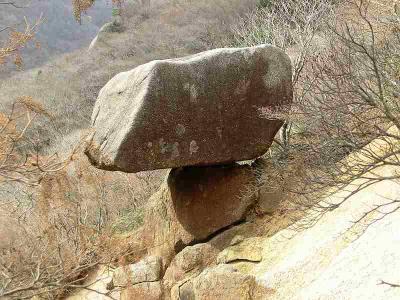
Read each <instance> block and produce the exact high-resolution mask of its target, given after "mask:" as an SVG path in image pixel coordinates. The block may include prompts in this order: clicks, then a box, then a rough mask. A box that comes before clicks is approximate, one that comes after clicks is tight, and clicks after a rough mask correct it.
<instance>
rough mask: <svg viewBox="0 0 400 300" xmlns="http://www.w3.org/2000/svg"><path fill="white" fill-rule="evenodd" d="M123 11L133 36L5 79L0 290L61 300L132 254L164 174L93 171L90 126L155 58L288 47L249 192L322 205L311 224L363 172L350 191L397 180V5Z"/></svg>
mask: <svg viewBox="0 0 400 300" xmlns="http://www.w3.org/2000/svg"><path fill="white" fill-rule="evenodd" d="M74 3H75V5H76V7H78V8H79V7H80V8H85V9H88V8H89V7H90V5H87V6H79V5H80V4H82V3H83V2H81V1H75V2H74ZM85 3H86V2H85ZM91 3H93V1H88V2H87V4H91ZM146 3H147V2H146ZM377 3H378V4H377ZM0 4H1V2H0ZM78 4H79V5H78ZM119 4H120V2H119ZM142 4H143V3H142ZM82 11H83V12H84V11H85V10H79V11H77V12H76V14H75V18H76V19H77V21H79V20H80V13H81V12H82ZM78 13H79V16H78ZM239 16H240V20H238V17H239ZM122 17H123V20H124V21H123V22H124V27H125V31H124V32H121V33H113V34H108V35H106V36H105V38H106V39H108V40H107V43H102V44H100V45H99V46H98V47H95V48H93V49H92V50H91V51H89V52H88V51H86V50H84V51H81V52H78V53H73V54H69V55H66V56H64V57H63V58H61V59H59V60H57V61H54V62H50V63H49V64H48V65H46V66H44V67H42V68H40V69H35V70H31V71H29V72H24V73H21V74H19V75H17V76H14V77H12V78H8V79H6V80H4V81H3V82H2V83H0V88H1V89H0V90H1V92H0V97H1V100H2V103H1V104H2V112H3V113H2V114H1V115H0V149H1V153H0V163H1V165H0V177H1V190H0V192H1V196H2V199H1V202H0V215H1V220H2V221H3V220H4V221H3V224H7V226H3V224H1V226H2V227H3V228H2V230H0V241H1V242H0V274H2V275H1V276H0V296H3V297H9V298H11V299H24V298H29V297H31V296H32V295H40V296H41V297H43V298H45V299H52V298H57V297H61V296H63V295H65V293H68V292H69V291H71V290H72V289H74V288H77V287H80V288H88V286H84V285H83V280H84V279H85V278H86V275H87V273H88V272H89V271H90V270H91V269H92V268H93V267H94V266H96V265H99V264H110V265H113V264H114V263H115V262H116V261H117V260H118V258H119V257H120V256H122V255H124V254H127V252H129V251H130V250H129V245H127V244H120V245H118V247H117V246H116V241H115V239H116V238H115V237H116V236H118V235H119V234H121V233H124V232H129V231H133V230H135V229H136V228H137V227H138V226H140V225H141V222H142V219H141V208H142V206H143V203H145V201H146V200H147V199H148V197H149V196H150V195H151V194H152V193H154V191H155V190H156V189H157V187H158V186H159V184H160V182H161V178H162V177H163V175H164V173H163V172H154V173H146V174H137V175H132V174H130V175H126V174H121V173H108V172H104V171H100V170H96V169H94V168H90V167H89V165H88V162H87V161H86V159H85V158H84V157H83V156H82V154H81V151H80V148H81V147H82V142H81V140H82V136H81V129H82V128H85V127H87V125H88V124H89V119H90V114H91V111H92V106H93V103H94V101H95V99H96V97H97V94H98V91H99V90H100V88H101V87H102V86H103V85H104V84H105V83H106V82H107V81H108V80H109V79H110V78H111V77H112V76H113V75H115V74H116V73H118V72H120V71H125V70H128V69H132V68H133V67H135V66H137V65H139V64H142V63H145V62H147V61H149V60H152V59H156V58H157V59H161V58H167V57H177V56H182V55H186V54H191V53H195V52H198V51H202V50H206V49H209V48H214V47H218V46H226V45H230V46H231V45H235V46H248V45H255V44H260V43H272V44H275V45H277V46H278V47H280V48H283V49H285V50H286V51H287V52H288V53H289V54H290V55H291V57H292V59H293V63H294V74H293V81H294V86H295V103H294V105H293V107H292V108H290V109H289V108H282V111H278V112H271V111H266V110H261V111H260V113H261V114H263V115H264V116H265V117H268V118H285V119H286V124H285V126H284V128H283V130H282V134H281V135H280V137H277V139H276V141H275V143H274V145H273V147H272V148H271V151H270V152H269V153H268V154H267V155H266V156H265V158H264V162H263V163H264V165H263V167H261V168H260V170H261V171H260V172H261V173H260V182H259V184H258V186H256V187H253V189H256V190H258V189H259V187H260V186H265V185H268V186H269V188H270V189H271V190H278V191H279V192H280V193H283V194H284V195H285V196H286V197H287V199H290V200H291V201H290V204H289V207H286V208H285V209H286V210H287V209H289V210H294V211H296V212H298V211H300V212H303V211H306V210H307V211H309V210H310V209H311V210H313V211H315V212H316V217H315V218H313V219H312V220H311V223H310V224H312V223H313V222H314V221H316V220H318V217H319V216H321V214H323V213H324V212H326V211H329V210H331V209H334V208H336V207H338V206H339V205H340V204H341V202H339V203H334V204H332V203H320V202H319V200H320V199H321V197H326V196H328V195H330V194H331V193H333V192H335V191H337V190H338V189H346V188H348V187H349V183H350V182H352V181H353V180H354V179H363V180H364V181H363V182H364V183H363V184H362V185H360V186H359V188H356V189H355V190H354V189H352V190H351V191H350V192H349V195H351V194H352V193H354V192H355V191H358V190H360V189H362V188H364V187H366V186H368V185H369V184H373V183H374V182H377V181H381V180H396V179H398V176H393V178H387V177H381V176H379V173H377V172H375V170H378V169H379V167H381V166H384V165H393V166H399V164H400V161H399V159H398V151H399V148H398V144H399V138H400V136H399V132H400V127H399V126H400V124H399V121H398V120H399V113H400V108H399V107H400V105H399V100H400V98H399V95H400V82H399V76H400V53H399V51H400V50H399V49H400V47H399V46H400V45H399V42H400V16H398V15H396V14H395V13H394V10H393V2H389V1H387V2H384V1H377V2H375V1H367V0H365V1H362V0H360V1H354V2H353V1H351V2H347V3H346V4H342V3H338V1H334V2H333V1H329V0H307V1H294V0H293V1H292V0H289V1H276V2H272V1H240V0H215V1H207V0H197V1H195V0H175V1H151V2H150V3H147V4H146V5H145V6H141V5H140V3H139V2H138V3H136V4H135V3H133V4H132V3H131V4H129V5H128V4H127V5H125V6H124V10H123V14H122ZM36 26H37V25H33V26H29V25H28V24H27V26H26V30H25V32H22V33H16V32H14V33H12V31H11V36H10V39H9V40H8V41H6V46H4V47H2V48H1V50H0V59H1V58H3V59H10V58H12V59H14V60H15V58H18V57H19V55H18V51H19V49H20V48H21V47H23V46H24V45H25V44H26V42H29V41H30V40H32V39H33V37H34V31H35V30H36ZM2 55H3V56H2ZM18 59H19V58H18ZM16 63H18V60H17V61H16ZM26 95H29V96H26ZM16 99H17V101H16ZM34 99H37V100H34ZM71 145H72V146H71ZM366 145H369V146H368V147H365V146H366ZM70 146H71V147H70ZM70 148H71V149H70ZM54 153H57V154H56V155H54ZM349 154H350V156H349ZM265 170H267V171H265ZM32 186H33V187H32ZM347 198H348V197H345V198H344V199H342V200H343V201H345V200H347ZM398 201H399V200H397V199H389V200H388V204H387V205H391V204H393V203H395V204H398ZM398 207H399V206H396V207H395V209H398ZM377 209H379V208H377ZM283 211H285V210H281V212H283ZM296 216H298V215H296ZM310 224H301V225H300V226H308V225H310ZM111 244H112V246H113V249H115V251H109V249H110V248H109V247H111V246H110V245H111ZM117 249H118V250H117ZM110 253H112V254H110Z"/></svg>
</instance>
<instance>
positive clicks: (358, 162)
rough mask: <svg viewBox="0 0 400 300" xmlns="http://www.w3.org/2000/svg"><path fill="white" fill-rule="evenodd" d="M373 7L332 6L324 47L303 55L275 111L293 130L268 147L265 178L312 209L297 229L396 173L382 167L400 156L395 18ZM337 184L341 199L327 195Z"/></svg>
mask: <svg viewBox="0 0 400 300" xmlns="http://www.w3.org/2000/svg"><path fill="white" fill-rule="evenodd" d="M378 4H379V3H378ZM378 4H377V5H378ZM377 5H374V2H372V1H363V0H360V1H351V2H348V3H346V4H345V5H343V6H341V10H338V11H336V13H337V14H338V17H337V18H336V19H335V20H334V21H331V22H329V23H327V25H328V28H327V29H326V30H324V33H323V34H324V36H325V41H326V46H325V47H324V48H321V49H320V51H318V52H317V53H314V54H313V55H308V57H307V59H306V60H305V63H304V66H303V68H302V71H301V73H300V74H299V76H298V84H297V86H296V91H295V94H296V97H295V103H294V105H293V107H292V109H291V111H288V110H286V111H284V112H277V113H276V115H279V114H280V115H281V117H285V118H287V120H289V121H290V122H291V124H294V126H295V127H296V129H295V130H292V131H291V132H290V142H289V143H287V144H286V145H284V146H283V145H282V143H280V145H278V144H279V143H278V144H276V145H275V147H273V149H272V150H271V151H272V152H273V154H271V155H270V159H268V161H267V162H266V163H267V165H268V167H269V170H272V171H271V172H270V173H269V174H264V178H263V180H264V182H265V181H267V182H268V184H271V183H272V186H274V182H276V181H277V179H278V178H279V181H281V182H282V183H283V185H277V186H276V187H275V188H282V190H283V192H285V193H286V195H287V197H288V198H290V199H291V201H292V203H293V204H295V206H294V209H303V210H307V211H309V212H310V211H312V212H313V216H314V218H312V219H309V220H308V221H309V223H307V224H301V227H304V226H310V225H313V224H314V222H315V221H317V220H318V219H319V218H320V217H321V216H322V215H323V214H324V213H325V212H327V211H329V210H332V209H335V208H337V207H339V206H340V205H342V204H343V203H344V202H345V201H347V200H348V199H349V198H350V197H351V196H352V195H354V194H355V193H357V192H359V191H361V190H363V189H365V188H366V187H368V186H371V185H372V184H374V183H376V182H380V181H383V180H397V179H399V176H398V173H397V172H395V173H393V174H391V175H387V174H383V173H382V172H380V169H381V168H382V167H384V166H392V167H397V166H399V162H400V160H399V146H398V145H399V140H398V139H399V137H400V136H399V132H400V131H399V129H400V128H399V125H400V123H399V117H400V115H399V112H400V111H399V100H400V97H399V95H400V90H399V88H400V82H399V69H400V68H399V66H400V55H399V54H400V52H399V49H400V48H399V46H400V45H399V42H400V35H399V34H400V20H399V17H398V16H396V15H394V14H393V11H391V9H392V7H389V6H385V5H381V4H379V6H377ZM382 10H384V12H382ZM266 117H270V113H267V114H266ZM339 190H341V191H343V193H342V195H343V196H342V197H341V198H340V199H339V200H338V199H336V200H334V201H333V200H332V199H329V196H331V195H333V194H336V193H337V191H339ZM322 199H325V200H326V201H322V202H321V200H322ZM388 207H391V209H389V213H390V212H393V211H395V210H397V209H399V207H400V205H399V200H398V199H388V201H387V203H382V204H379V205H378V206H377V207H373V208H372V209H371V210H369V211H367V212H366V213H365V215H363V216H362V217H361V219H359V220H357V222H360V221H361V220H362V219H363V218H365V217H367V216H368V215H369V214H370V213H372V212H377V211H378V212H379V211H381V210H384V208H388ZM387 213H388V210H386V212H385V213H384V214H387Z"/></svg>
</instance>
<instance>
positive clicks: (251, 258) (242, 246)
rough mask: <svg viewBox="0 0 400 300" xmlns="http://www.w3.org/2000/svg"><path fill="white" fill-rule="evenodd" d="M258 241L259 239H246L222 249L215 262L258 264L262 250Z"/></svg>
mask: <svg viewBox="0 0 400 300" xmlns="http://www.w3.org/2000/svg"><path fill="white" fill-rule="evenodd" d="M259 240H260V238H250V239H246V240H244V241H242V242H240V243H237V244H235V245H232V246H230V247H228V248H226V249H224V250H223V251H222V252H221V253H220V254H219V255H218V258H217V262H218V263H232V262H241V261H245V262H260V261H261V260H262V253H261V251H262V248H261V247H260V246H259Z"/></svg>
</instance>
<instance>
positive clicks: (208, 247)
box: [163, 243, 220, 290]
mask: <svg viewBox="0 0 400 300" xmlns="http://www.w3.org/2000/svg"><path fill="white" fill-rule="evenodd" d="M219 251H220V250H219V249H218V248H217V247H214V246H213V245H212V244H210V243H202V244H197V245H194V246H188V247H186V248H185V249H183V250H182V251H181V252H179V253H178V254H177V255H176V256H175V258H174V260H173V261H172V262H171V264H170V265H169V267H168V269H167V271H166V272H165V275H164V278H163V282H164V286H165V287H166V290H169V289H171V288H172V286H173V285H174V284H175V283H177V282H180V281H185V280H186V279H187V278H188V277H191V276H193V275H198V274H199V273H200V272H201V271H202V270H203V269H205V268H207V267H209V266H211V265H213V264H215V261H216V258H217V255H218V253H219Z"/></svg>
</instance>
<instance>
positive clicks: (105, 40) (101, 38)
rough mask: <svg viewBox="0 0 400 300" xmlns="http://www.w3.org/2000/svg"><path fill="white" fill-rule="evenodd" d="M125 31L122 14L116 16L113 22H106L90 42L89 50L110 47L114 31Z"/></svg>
mask: <svg viewBox="0 0 400 300" xmlns="http://www.w3.org/2000/svg"><path fill="white" fill-rule="evenodd" d="M122 31H124V27H123V25H122V18H121V17H120V16H114V17H113V20H112V21H111V22H108V23H106V24H104V25H103V26H102V27H101V28H100V30H99V32H98V34H97V35H96V37H95V38H94V39H93V40H92V42H91V43H90V46H89V49H88V51H89V52H90V51H93V50H94V49H96V48H101V47H103V48H104V47H105V48H108V47H110V46H111V45H110V40H112V34H113V33H119V32H122Z"/></svg>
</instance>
